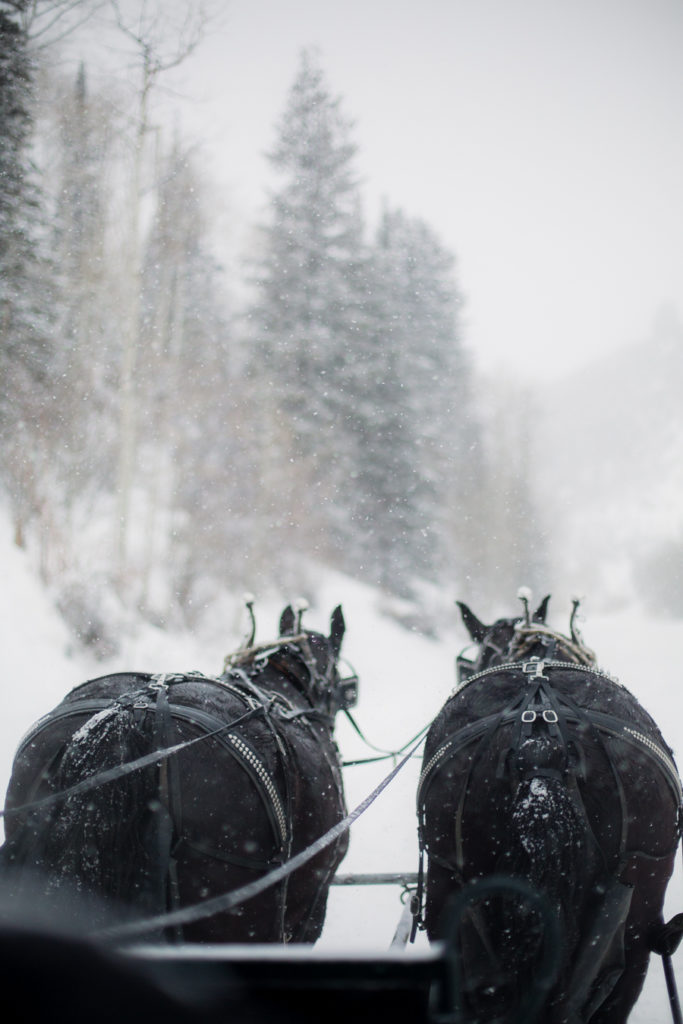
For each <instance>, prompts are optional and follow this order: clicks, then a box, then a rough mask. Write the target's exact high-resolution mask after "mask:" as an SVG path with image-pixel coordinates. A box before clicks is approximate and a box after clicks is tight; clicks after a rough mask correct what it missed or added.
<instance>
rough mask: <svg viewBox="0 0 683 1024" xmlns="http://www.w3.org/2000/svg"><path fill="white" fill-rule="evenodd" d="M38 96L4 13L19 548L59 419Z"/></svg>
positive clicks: (1, 97) (5, 420) (1, 215)
mask: <svg viewBox="0 0 683 1024" xmlns="http://www.w3.org/2000/svg"><path fill="white" fill-rule="evenodd" d="M31 90H32V78H31V65H30V60H29V56H28V52H27V40H26V36H25V34H24V32H23V31H22V29H21V28H20V26H19V24H18V22H17V21H16V20H15V19H14V18H12V17H11V16H10V15H9V14H8V13H6V12H5V11H0V377H1V378H2V382H3V388H2V394H1V395H0V440H2V465H3V469H4V472H5V474H6V476H8V478H9V480H10V483H11V487H10V491H11V493H12V497H13V505H14V515H15V530H16V538H17V541H18V543H22V542H23V537H24V532H25V528H26V524H27V522H28V521H29V520H30V519H31V518H32V516H33V515H34V514H35V513H36V511H37V510H38V509H39V508H40V507H41V505H42V498H41V495H40V493H39V491H40V487H41V471H42V469H43V468H44V451H43V447H42V445H41V444H40V439H41V437H45V435H46V434H47V433H49V430H50V428H51V426H52V415H53V410H52V408H51V405H50V396H49V383H50V376H51V360H52V350H51V345H50V340H49V327H50V318H51V316H50V307H51V298H52V281H51V277H50V267H49V264H48V261H47V259H46V258H45V255H44V251H43V250H42V249H41V244H40V243H41V236H40V232H41V222H40V208H39V203H38V195H37V192H36V189H35V185H34V182H33V180H32V175H31V168H30V163H29V158H28V146H29V142H30V137H31V132H32V117H31V111H30V101H31Z"/></svg>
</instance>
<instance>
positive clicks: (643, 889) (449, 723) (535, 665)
mask: <svg viewBox="0 0 683 1024" xmlns="http://www.w3.org/2000/svg"><path fill="white" fill-rule="evenodd" d="M522 600H523V602H524V609H525V614H524V615H523V616H521V617H520V618H516V619H500V620H498V621H497V622H495V623H494V624H493V625H492V626H486V625H484V624H483V623H481V622H480V621H479V619H477V618H476V616H475V615H473V613H472V612H471V611H470V609H469V608H468V607H467V606H466V605H463V604H460V609H461V612H462V615H463V619H464V622H465V624H466V626H467V628H468V630H469V633H470V635H471V637H472V639H473V641H475V643H476V644H477V645H478V658H477V659H476V660H475V661H473V662H471V663H468V662H466V661H464V660H460V678H459V685H458V687H457V688H456V690H455V691H454V692H453V694H452V696H451V697H450V699H449V700H448V701H447V702H446V704H445V705H444V707H443V708H442V710H441V712H440V713H439V715H438V716H437V718H436V719H435V720H434V722H433V724H432V726H431V729H430V732H429V735H428V737H427V741H426V747H425V753H424V762H423V770H422V775H421V778H420V784H419V791H418V814H419V819H420V842H421V848H422V849H423V850H426V853H427V856H428V873H427V883H426V907H425V921H424V925H425V927H426V930H427V934H428V936H429V938H430V939H435V938H438V937H440V936H441V935H442V933H443V930H444V928H446V929H450V931H451V932H452V929H453V928H454V927H456V930H457V935H458V942H459V948H460V957H461V959H460V970H461V974H462V977H463V978H464V981H463V982H462V998H463V1001H464V1004H465V1006H466V1007H467V1008H468V1012H469V1013H471V1014H472V1017H471V1018H469V1017H468V1019H472V1020H477V1021H502V1020H505V1021H508V1020H510V1019H512V1017H511V1014H513V1013H514V1012H515V1011H519V1008H520V1007H521V1006H522V1005H523V1004H524V1000H525V999H526V996H527V995H528V992H529V990H530V987H531V986H533V985H534V984H537V983H538V973H537V972H538V968H539V963H540V962H541V960H542V958H543V956H544V955H545V953H546V952H547V949H546V950H545V951H544V940H545V941H546V942H547V940H548V932H549V929H548V928H547V926H546V925H547V918H546V919H545V920H546V924H544V923H543V921H544V919H543V914H542V913H541V912H540V910H539V906H538V905H536V906H534V905H533V904H532V903H531V902H530V901H529V900H528V899H525V898H524V895H523V892H520V891H519V890H520V889H521V890H524V889H526V892H527V893H531V894H540V896H541V897H542V899H543V901H544V903H545V905H546V908H549V910H550V914H551V923H552V924H553V928H554V929H555V936H556V937H555V939H554V940H553V941H554V945H555V949H554V954H555V956H556V960H555V970H554V973H552V974H551V976H550V978H548V979H547V984H546V990H545V993H543V994H542V996H541V997H540V998H539V1004H540V1005H539V1007H538V1009H537V1011H536V1012H538V1013H540V1016H538V1017H537V1016H534V1018H533V1019H538V1020H542V1021H543V1024H579V1022H580V1024H584V1022H588V1021H590V1022H591V1024H622V1022H624V1021H626V1019H627V1017H628V1014H629V1012H630V1010H631V1008H632V1007H633V1005H634V1003H635V1001H636V999H637V997H638V995H639V993H640V990H641V988H642V985H643V982H644V979H645V974H646V971H647V966H648V959H649V953H650V949H651V948H653V942H654V939H655V935H656V934H657V933H658V932H661V930H662V927H663V926H662V918H661V914H662V904H663V900H664V893H665V890H666V886H667V883H668V881H669V878H670V876H671V873H672V870H673V864H674V854H675V851H676V847H677V844H678V839H679V821H680V814H679V812H680V807H681V784H680V781H679V776H678V772H677V770H676V766H675V764H674V762H673V758H672V754H671V751H670V750H669V748H668V746H667V745H666V743H665V742H664V739H663V738H662V735H661V733H660V731H659V729H658V728H657V726H656V725H655V723H654V721H653V720H652V718H651V717H650V716H649V715H648V714H647V712H646V711H644V710H643V708H642V707H641V706H640V704H639V703H638V701H637V700H636V699H635V698H634V697H633V696H632V694H631V693H629V691H628V690H627V689H625V687H623V686H622V685H621V684H620V683H618V682H617V681H616V680H615V679H614V678H613V677H612V676H609V675H608V674H606V673H605V672H603V671H601V670H600V669H599V668H597V667H596V662H595V656H594V654H593V653H592V652H591V651H589V650H588V649H587V648H586V647H585V645H584V644H583V641H582V640H581V637H580V636H579V634H578V632H577V631H576V629H575V628H574V619H575V613H576V608H577V606H578V602H575V603H574V613H573V614H572V619H571V630H570V632H571V637H566V636H563V635H561V634H560V633H557V632H556V631H554V630H552V629H550V628H548V627H547V626H546V625H545V617H546V610H547V603H548V598H546V599H545V600H544V601H543V603H542V604H541V606H540V607H539V608H538V610H537V611H536V613H535V614H534V615H533V616H532V615H530V614H529V605H528V598H527V597H526V596H522ZM501 876H502V877H501ZM494 877H495V880H496V881H495V882H494V883H493V885H492V884H491V879H492V878H494ZM506 878H507V879H510V878H512V879H513V880H517V881H513V887H514V886H515V885H516V886H517V887H518V888H517V891H516V893H515V892H513V891H512V889H511V891H510V892H509V893H508V894H507V895H505V892H504V885H503V894H501V892H500V889H498V890H497V892H496V894H495V895H494V892H493V890H494V889H495V885H496V882H497V883H498V884H499V885H500V883H501V882H504V880H505V879H506ZM487 879H488V880H489V882H488V886H489V889H488V894H487V882H486V881H482V880H487ZM471 883H473V884H471ZM477 888H478V889H479V893H480V895H479V896H478V897H477V898H476V900H475V899H474V898H472V900H471V902H469V903H468V902H467V899H466V898H465V897H466V895H467V892H469V893H471V894H472V893H474V892H475V891H476V890H477ZM454 894H458V895H457V896H455V897H454ZM454 900H455V903H456V904H457V907H458V908H459V911H460V914H459V924H458V925H457V926H456V925H454V924H453V922H452V920H451V922H450V924H447V922H448V920H449V915H448V913H447V911H446V912H445V909H446V908H447V906H448V905H449V901H450V905H451V906H453V901H454ZM463 907H464V910H463ZM558 925H559V931H558V929H557V926H558ZM551 952H553V951H551ZM514 1019H522V1017H519V1018H516V1017H515V1018H514ZM523 1019H524V1020H527V1019H528V1020H531V1019H532V1018H531V1016H529V1017H526V1016H525V1017H524V1018H523Z"/></svg>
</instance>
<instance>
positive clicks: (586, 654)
mask: <svg viewBox="0 0 683 1024" xmlns="http://www.w3.org/2000/svg"><path fill="white" fill-rule="evenodd" d="M518 596H519V599H520V601H521V602H522V604H523V606H524V614H523V615H519V616H517V617H516V618H508V619H496V621H495V622H493V623H492V624H491V625H490V626H486V625H484V623H483V622H481V621H480V620H479V619H478V618H477V616H476V615H475V614H474V613H473V612H472V611H471V609H470V608H469V607H468V606H467V605H466V604H464V603H463V602H462V601H458V602H456V603H457V605H458V607H459V608H460V613H461V615H462V620H463V622H464V624H465V627H466V629H467V631H468V633H469V634H470V636H471V638H472V640H473V642H474V643H476V644H477V645H478V651H477V654H476V657H475V658H474V659H469V658H467V657H466V656H465V655H464V653H463V654H460V655H459V656H458V659H457V665H458V681H459V682H463V681H464V680H465V679H467V678H468V677H469V676H471V675H474V674H475V673H476V672H481V671H483V670H484V669H487V668H491V667H493V666H495V665H502V664H504V663H506V662H515V661H524V660H528V659H530V658H535V657H536V658H552V659H555V660H560V661H571V662H577V663H578V664H584V665H594V664H595V660H596V659H595V655H594V654H593V652H592V651H591V650H589V649H588V648H587V647H586V646H585V644H584V643H583V640H582V639H581V637H580V636H579V633H578V630H577V629H576V626H575V618H576V613H577V611H578V607H579V601H578V600H574V602H573V610H572V614H571V618H570V633H571V636H569V637H567V636H564V635H563V634H562V633H559V632H558V631H557V630H554V629H551V628H550V627H549V626H547V625H546V616H547V614H548V603H549V601H550V594H547V595H546V596H545V597H544V598H543V600H542V601H541V603H540V604H539V606H538V608H537V609H536V611H535V612H533V614H532V613H531V612H530V609H529V597H530V595H529V592H528V591H527V590H526V588H521V589H520V591H519V595H518Z"/></svg>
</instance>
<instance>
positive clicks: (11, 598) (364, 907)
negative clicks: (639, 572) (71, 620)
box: [0, 518, 683, 1024]
mask: <svg viewBox="0 0 683 1024" xmlns="http://www.w3.org/2000/svg"><path fill="white" fill-rule="evenodd" d="M0 553H1V557H2V565H3V577H2V583H1V584H0V622H1V623H2V634H1V635H2V647H1V649H0V650H1V653H0V659H1V662H0V663H1V665H2V686H3V694H2V696H3V703H2V711H3V713H2V716H1V717H0V786H1V787H2V790H3V792H4V789H5V786H6V784H7V779H8V777H9V772H10V767H11V761H12V756H13V753H14V749H15V748H16V745H17V743H18V742H19V740H20V738H21V736H22V734H23V733H24V731H25V730H26V729H27V728H28V726H30V724H31V723H32V722H33V721H35V719H36V718H38V717H40V715H42V714H44V713H45V712H46V711H47V710H49V709H50V708H51V707H52V706H54V705H55V704H56V703H58V702H59V700H61V698H62V696H63V695H64V694H65V693H66V692H67V691H68V690H69V689H70V688H71V687H72V686H74V685H76V684H77V683H79V682H82V681H83V680H84V679H86V678H89V677H92V676H94V675H101V674H103V673H104V672H108V671H114V670H116V669H120V668H127V669H141V670H151V671H167V670H168V671H171V670H185V669H190V668H197V669H200V670H201V671H204V672H207V673H215V672H216V671H218V670H219V667H220V665H221V664H222V659H223V656H224V654H225V653H226V651H228V650H232V649H234V648H235V647H236V646H237V645H238V644H239V642H240V639H241V638H240V637H239V636H225V637H221V636H218V635H217V634H215V635H214V636H213V637H209V638H206V637H205V638H203V639H200V638H197V637H194V638H193V637H191V636H188V635H184V636H179V635H175V636H167V635H164V634H162V633H160V632H159V631H157V630H153V629H147V630H145V631H141V632H140V633H139V635H137V636H136V637H135V638H134V639H132V640H131V641H130V642H129V644H128V647H127V650H126V651H125V652H124V653H123V654H122V655H121V656H120V657H119V658H117V659H114V660H112V661H110V662H107V663H106V664H105V663H96V662H94V661H92V660H90V659H88V658H87V657H85V656H83V655H82V654H77V653H76V652H74V650H73V645H72V643H71V641H70V638H69V635H68V633H67V631H66V629H65V628H64V626H63V624H62V623H61V621H60V619H59V617H58V616H57V614H56V613H55V611H54V609H53V608H52V606H51V604H50V600H49V596H48V595H47V594H46V593H45V591H44V590H43V588H42V587H41V586H40V584H39V583H38V582H37V581H36V579H35V577H34V576H33V575H32V574H31V572H30V571H29V570H28V568H27V565H26V561H25V558H24V556H23V555H22V553H21V552H19V551H17V550H16V549H15V548H14V547H13V546H12V545H11V542H10V536H9V530H8V527H7V524H6V521H5V520H4V519H3V518H0ZM339 602H341V603H342V604H343V606H344V613H345V616H346V621H347V627H348V628H347V635H346V638H345V642H344V650H343V653H344V654H345V656H346V657H347V658H348V659H349V661H350V662H351V663H352V664H353V666H354V667H355V668H356V670H357V671H358V673H359V676H360V701H359V704H358V707H357V709H356V710H355V712H354V716H355V718H356V719H357V721H358V723H359V724H360V726H361V728H362V729H363V731H364V732H365V734H366V735H367V737H368V739H369V740H370V741H371V742H372V743H373V744H375V745H376V746H379V747H386V748H387V749H395V748H397V747H398V746H400V745H401V744H403V743H405V742H406V741H407V740H408V739H410V737H411V736H413V735H414V734H415V733H416V732H417V731H418V729H420V728H421V727H422V726H423V725H425V724H427V723H428V722H429V721H431V719H432V718H433V717H434V715H435V714H436V712H437V711H438V710H439V708H440V707H441V705H442V703H443V702H444V700H445V699H446V697H447V696H448V694H449V693H450V691H451V689H452V687H453V685H454V667H453V660H454V656H455V654H456V652H457V650H458V649H459V647H460V646H462V645H463V643H464V639H463V637H462V634H461V633H459V632H457V633H456V631H455V616H454V632H453V635H452V636H449V637H448V638H446V639H444V640H442V641H441V642H438V643H437V642H435V641H432V640H429V639H426V638H424V637H423V636H420V635H418V634H414V633H411V632H408V631H406V630H405V629H402V628H400V627H399V626H398V625H397V624H396V623H395V622H392V621H390V620H388V619H387V618H385V617H383V616H382V615H380V614H379V612H378V610H377V604H378V598H377V595H376V594H375V593H374V592H373V591H372V590H371V589H369V588H367V587H364V586H362V585H360V584H357V583H354V582H353V581H349V580H348V579H346V578H344V577H340V576H334V575H331V576H330V577H328V578H326V579H325V581H324V582H323V585H322V586H321V589H320V595H319V605H318V607H317V608H316V609H312V610H311V611H310V612H309V613H308V621H309V623H310V625H312V626H313V627H314V628H320V629H326V628H327V623H328V620H329V614H330V611H331V609H332V608H333V607H334V605H335V604H337V603H339ZM568 603H569V602H567V605H568ZM561 605H562V602H561V600H560V599H556V607H555V608H553V605H552V603H551V616H550V619H551V623H554V624H556V625H558V626H559V627H561V628H565V627H566V622H563V621H562V616H563V615H564V614H565V609H564V608H563V607H561ZM280 610H281V609H280V607H279V606H277V607H276V606H275V605H270V606H268V607H266V606H264V607H259V608H257V612H258V622H259V635H260V636H261V637H262V638H264V639H265V638H267V635H268V634H270V633H272V632H273V630H274V627H275V623H276V622H277V616H278V614H279V611H280ZM565 618H566V615H565ZM583 632H584V635H585V638H586V641H587V643H588V644H589V645H590V646H592V647H593V648H594V649H596V650H597V651H598V654H599V659H600V663H601V665H602V667H604V668H606V669H608V670H609V671H610V672H612V673H613V674H615V675H616V676H618V678H619V679H620V680H621V682H623V683H624V684H625V685H626V686H628V687H629V689H631V690H632V691H633V692H634V693H635V695H636V696H637V697H638V698H639V700H640V701H641V702H642V703H643V704H644V706H645V707H646V708H647V710H648V711H649V712H650V713H651V714H652V715H653V716H654V718H655V719H656V720H657V721H658V722H659V724H660V726H661V728H662V731H663V732H664V735H665V737H666V739H667V741H668V743H669V744H670V745H671V746H672V747H673V748H674V753H675V754H677V756H678V759H679V761H683V717H682V716H681V715H680V714H679V711H680V709H681V706H682V704H683V701H682V700H681V694H680V690H679V685H680V683H679V672H678V659H679V652H680V651H681V649H683V623H682V622H663V623H658V622H653V621H649V620H648V621H645V620H643V619H642V617H641V615H640V614H639V613H638V612H637V611H634V610H630V611H624V612H621V613H619V614H618V615H616V614H615V615H613V616H609V617H607V616H605V617H599V618H589V619H588V621H587V622H585V624H584V626H583ZM337 738H338V742H339V746H340V748H341V751H342V754H343V756H344V758H345V759H353V758H357V757H364V756H370V755H371V754H372V751H368V750H367V748H366V747H365V746H364V745H363V743H362V742H361V740H360V739H359V737H358V736H357V735H356V733H355V732H354V730H353V729H352V727H351V725H350V724H349V723H348V722H347V721H346V720H345V719H344V718H343V717H341V716H340V717H339V719H338V728H337ZM390 768H391V761H388V762H379V763H377V764H370V765H363V766H359V767H349V768H347V769H346V771H345V784H346V794H347V803H348V806H349V808H353V807H355V806H356V805H357V804H358V803H360V801H361V800H362V799H363V798H364V797H365V796H367V794H368V793H369V792H370V791H371V790H372V789H373V788H374V787H375V786H376V785H377V784H378V782H379V781H380V780H381V779H382V778H383V777H384V776H385V775H386V774H387V773H388V772H389V770H390ZM418 773H419V760H418V759H415V760H414V761H412V762H410V763H409V764H408V765H407V766H406V768H405V769H404V770H403V771H402V772H401V774H400V775H399V776H398V777H397V778H396V779H395V780H394V782H393V783H392V785H391V786H390V787H389V788H388V789H387V790H386V791H385V792H384V793H382V794H381V796H380V797H379V799H378V800H377V802H376V804H374V805H373V806H372V807H371V808H370V810H369V811H368V812H367V813H366V814H365V815H364V816H362V817H361V818H360V819H359V820H358V821H357V822H356V823H355V825H354V829H353V832H352V836H351V846H350V850H349V853H348V855H347V858H346V860H345V862H344V864H343V866H342V871H343V872H344V873H350V872H389V871H392V872H393V871H396V872H413V871H415V870H416V869H417V842H416V830H415V812H414V804H415V791H416V785H417V777H418ZM679 864H680V861H679ZM681 909H683V875H682V872H681V870H680V867H677V870H676V874H675V875H674V879H673V880H672V883H671V885H670V887H669V893H668V897H667V910H666V913H667V916H670V915H672V914H673V913H676V912H677V911H679V910H681ZM400 914H401V904H400V902H399V890H398V888H397V887H394V886H383V887H379V886H378V887H375V886H373V887H353V888H350V887H343V888H341V887H335V888H333V889H332V891H331V896H330V903H329V910H328V917H327V922H326V926H325V931H324V933H323V937H322V939H321V940H320V946H321V947H322V948H326V949H329V950H334V949H348V948H349V947H353V948H354V949H357V950H368V951H372V950H375V951H377V950H384V949H386V948H387V947H388V946H389V943H390V941H391V938H392V936H393V933H394V929H395V927H396V925H397V924H398V920H399V917H400ZM424 941H425V940H424V937H422V936H421V937H419V939H418V943H419V944H423V943H424ZM674 965H675V968H676V972H677V976H678V977H679V979H680V981H681V984H682V985H683V953H681V954H677V956H676V957H675V960H674ZM669 1019H670V1011H669V1008H668V1002H667V999H666V989H665V984H664V977H663V972H662V968H661V964H660V963H659V961H658V959H657V958H653V961H652V965H651V969H650V972H649V975H648V979H647V983H646V988H645V991H644V993H643V996H642V997H641V999H640V1001H639V1003H638V1005H637V1007H636V1009H635V1010H634V1012H633V1014H632V1016H631V1022H632V1024H663V1022H666V1021H667V1020H669Z"/></svg>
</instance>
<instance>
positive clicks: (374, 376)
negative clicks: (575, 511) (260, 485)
mask: <svg viewBox="0 0 683 1024" xmlns="http://www.w3.org/2000/svg"><path fill="white" fill-rule="evenodd" d="M374 262H375V274H376V286H375V294H376V295H377V296H378V297H379V299H380V303H381V310H380V316H379V319H378V325H379V331H380V341H379V344H378V345H377V350H378V357H379V358H378V360H376V367H375V370H374V372H370V373H366V374H365V379H366V388H367V390H368V394H367V397H366V402H365V405H366V408H368V409H374V410H375V415H376V416H377V415H382V416H383V417H384V419H385V420H388V422H389V423H391V424H393V425H392V426H391V427H390V428H389V429H386V428H385V429H384V430H383V431H381V432H380V433H379V434H378V435H377V439H376V441H377V443H376V458H375V465H374V466H373V468H372V470H371V472H370V473H369V474H367V481H368V484H369V485H370V487H371V488H372V490H373V491H374V496H375V500H376V501H377V502H378V511H379V512H380V515H383V517H384V519H385V523H386V526H385V527H383V528H382V529H380V530H379V531H378V532H379V533H380V534H384V533H388V535H389V536H390V537H393V538H394V539H393V548H392V555H393V562H394V565H393V570H392V571H393V572H394V575H395V576H396V578H397V579H400V578H401V576H402V577H403V580H404V584H403V589H404V590H405V589H409V586H407V585H406V584H407V583H408V581H409V580H410V578H411V576H412V577H421V578H433V577H434V575H435V574H436V575H440V574H441V573H443V569H444V567H447V568H448V570H449V572H450V573H453V572H457V571H458V569H461V568H462V564H463V557H462V556H463V552H459V551H457V550H455V548H454V545H453V544H452V543H451V541H450V531H449V523H450V521H451V520H452V518H453V517H454V514H455V512H456V509H454V507H453V506H454V504H455V505H456V506H458V505H460V506H463V507H462V508H460V509H459V511H460V512H464V508H466V507H467V505H468V502H469V500H470V497H471V492H470V489H469V488H470V486H471V476H472V470H473V466H472V458H473V451H474V449H476V447H477V445H478V442H479V429H478V426H477V422H476V417H475V415H474V405H473V396H472V391H471V380H470V369H469V361H468V357H467V353H466V352H465V350H464V348H463V345H462V341H461V337H460V325H459V318H458V313H459V307H460V303H461V299H460V294H459V291H458V288H457V283H456V279H455V274H454V263H455V261H454V257H453V255H452V254H451V253H450V252H449V251H448V250H446V249H445V248H444V247H443V245H442V244H441V242H440V241H439V239H438V238H437V236H436V234H435V233H434V231H433V230H432V229H431V228H430V227H429V226H428V225H427V224H425V223H424V221H422V220H420V219H419V218H410V217H407V216H406V215H405V214H404V213H403V212H402V211H401V210H389V209H386V210H385V211H384V213H383V216H382V218H381V221H380V225H379V229H378V232H377V240H376V246H375V252H374ZM382 362H383V363H384V369H382ZM389 496H391V497H389ZM382 508H384V512H383V513H382ZM389 510H391V513H392V515H391V516H389V515H388V512H389ZM392 518H393V520H395V521H396V522H395V527H394V530H393V531H392V529H391V527H390V524H391V520H392ZM380 521H381V520H380Z"/></svg>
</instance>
